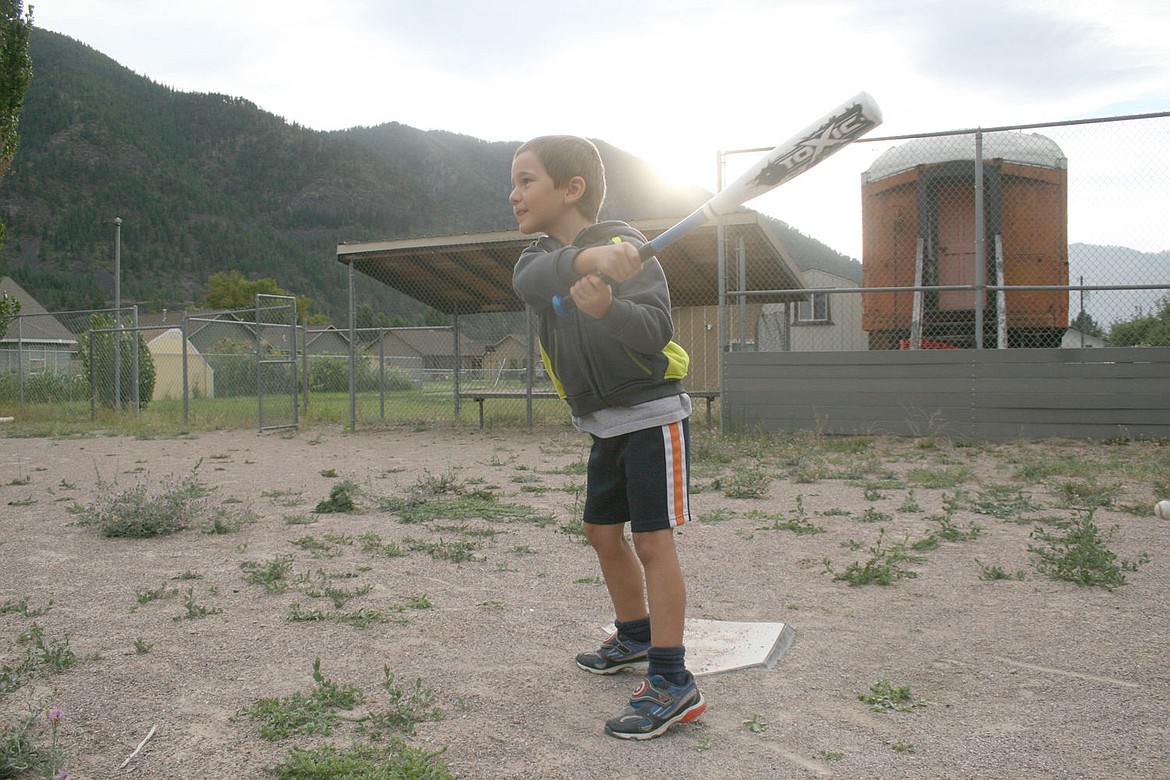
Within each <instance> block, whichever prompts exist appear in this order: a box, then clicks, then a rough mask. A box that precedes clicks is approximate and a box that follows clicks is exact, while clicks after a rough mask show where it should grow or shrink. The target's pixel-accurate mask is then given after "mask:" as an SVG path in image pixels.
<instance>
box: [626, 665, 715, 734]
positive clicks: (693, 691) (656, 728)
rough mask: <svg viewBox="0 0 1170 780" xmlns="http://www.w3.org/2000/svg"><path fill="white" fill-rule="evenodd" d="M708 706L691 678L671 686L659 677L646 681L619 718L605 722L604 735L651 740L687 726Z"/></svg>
mask: <svg viewBox="0 0 1170 780" xmlns="http://www.w3.org/2000/svg"><path fill="white" fill-rule="evenodd" d="M705 709H707V702H706V701H704V699H703V694H702V693H700V692H699V687H698V686H697V685H695V677H694V675H692V674H690V673H688V674H687V681H686V683H684V684H683V685H673V684H672V683H670V682H668V681H667V680H666V678H664V677H661V676H659V675H657V674H656V675H654V676H653V677H647V678H646V679H644V680H642V684H641V685H639V686H638V689H637V690H636V691H634V694H633V696H631V697H630V703H629V705H628V706H627V707H626V708H625V710H623V711H622V713H621V714H620V715H617V716H615V717H612V718H610V719H609V720H607V721H606V722H605V733H606V734H608V735H610V736H611V737H617V738H618V739H653V738H654V737H657V736H659V735H660V734H663V733H665V732H666V730H667V729H668V728H670V727H671V726H673V725H674V724H676V723H689V722H691V721H692V720H694V719H695V718H697V717H699V716H700V715H702V714H703V711H704V710H705Z"/></svg>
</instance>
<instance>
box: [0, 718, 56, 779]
mask: <svg viewBox="0 0 1170 780" xmlns="http://www.w3.org/2000/svg"><path fill="white" fill-rule="evenodd" d="M64 719H65V712H64V711H63V710H62V709H61V708H60V707H49V708H48V709H45V707H44V706H42V705H37V704H31V703H30V705H29V708H28V713H27V714H26V715H25V716H23V717H22V718H21V719H19V720H16V721H13V722H11V723H5V724H3V726H0V777H2V778H10V777H11V778H22V777H29V778H31V777H43V778H62V780H64V778H67V777H68V776H69V773H68V772H66V771H64V769H62V767H63V766H64V765H65V749H64V746H63V745H62V738H61V734H60V731H59V727H60V723H61V721H62V720H64ZM46 739H47V740H48V744H47V745H45V744H43V742H44V740H46Z"/></svg>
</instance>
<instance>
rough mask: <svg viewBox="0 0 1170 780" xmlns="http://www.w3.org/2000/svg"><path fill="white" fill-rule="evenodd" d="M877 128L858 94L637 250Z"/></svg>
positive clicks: (563, 305) (561, 301)
mask: <svg viewBox="0 0 1170 780" xmlns="http://www.w3.org/2000/svg"><path fill="white" fill-rule="evenodd" d="M881 123H882V112H881V109H880V108H878V105H877V103H876V102H874V99H873V98H872V97H870V96H869V94H867V93H865V92H859V93H858V94H857V95H855V96H854V97H852V98H850V99H849V100H846V101H845V102H844V103H842V104H841V105H839V106H837V107H836V108H834V109H833V110H832V111H830V112H829V113H827V114H825V115H824V116H823V117H821V118H820V119H818V120H817V121H816V122H813V123H812V124H811V125H809V126H808V127H806V128H804V129H803V130H801V131H800V132H799V133H797V134H796V135H794V136H792V137H791V138H789V139H788V140H787V141H785V142H784V143H782V144H780V145H779V146H777V147H776V148H775V149H773V150H772V151H770V152H768V153H767V154H766V155H764V156H763V157H762V158H760V160H759V161H757V162H756V163H755V164H754V165H753V166H752V167H751V168H749V169H747V170H746V171H744V172H743V174H741V175H740V176H739V178H737V179H736V180H735V181H733V182H732V183H731V184H729V185H727V186H726V187H724V188H723V189H722V190H720V191H719V192H718V193H716V194H715V195H714V196H713V197H712V198H711V199H710V200H708V201H707V202H706V203H704V204H703V205H702V206H700V207H699V208H697V209H695V210H694V211H693V212H691V214H690V215H688V216H687V217H685V218H684V219H682V220H681V221H680V222H678V223H677V224H676V225H673V226H672V227H670V228H668V229H667V230H666V231H665V232H663V233H661V234H659V235H658V236H657V237H656V238H654V239H653V240H652V241H650V243H648V244H645V245H644V246H642V247H641V249H640V250H639V254H640V255H641V256H642V260H643V261H645V260H648V259H650V258H651V257H653V256H654V255H656V254H658V253H659V252H661V251H662V250H663V249H666V247H668V246H670V245H671V244H673V243H674V242H675V241H678V240H679V239H680V238H682V237H683V236H685V235H687V234H688V233H690V232H691V231H692V230H695V229H696V228H699V227H702V226H704V225H708V224H710V223H712V222H714V221H716V220H717V219H718V218H719V217H721V216H723V215H724V214H728V213H730V212H732V211H734V210H735V209H736V208H738V207H739V206H742V205H743V204H744V203H747V202H748V201H749V200H751V199H753V198H756V197H759V196H760V195H763V194H764V193H765V192H769V191H771V190H774V189H776V188H777V187H779V186H780V185H781V184H783V183H785V182H787V181H791V180H792V179H795V178H796V177H797V176H799V175H800V174H802V173H804V172H805V171H807V170H808V169H810V168H812V167H813V166H815V165H818V164H820V163H821V162H822V161H823V160H825V159H827V158H828V157H829V156H831V155H833V154H835V153H836V152H838V151H840V150H841V149H843V148H845V147H846V146H848V145H849V144H851V143H853V142H854V141H856V140H857V139H858V138H860V137H861V136H863V135H865V134H866V133H868V132H869V131H870V130H873V129H874V128H875V127H877V126H878V125H880V124H881ZM552 303H553V308H554V309H556V311H557V312H558V313H560V314H567V313H568V312H569V311H571V310H572V299H571V298H562V297H561V296H555V297H554V298H553V301H552Z"/></svg>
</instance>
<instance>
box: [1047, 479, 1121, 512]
mask: <svg viewBox="0 0 1170 780" xmlns="http://www.w3.org/2000/svg"><path fill="white" fill-rule="evenodd" d="M1120 492H1121V485H1120V484H1117V483H1114V484H1111V485H1104V484H1102V483H1100V482H1098V481H1097V480H1096V478H1094V477H1087V478H1085V479H1072V480H1066V481H1063V482H1060V483H1059V484H1058V485H1057V486H1056V494H1057V496H1058V497H1059V498H1060V499H1061V500H1062V501H1063V502H1064V506H1066V507H1070V508H1073V509H1098V508H1100V507H1108V506H1113V501H1114V499H1116V498H1117V495H1118V494H1119V493H1120Z"/></svg>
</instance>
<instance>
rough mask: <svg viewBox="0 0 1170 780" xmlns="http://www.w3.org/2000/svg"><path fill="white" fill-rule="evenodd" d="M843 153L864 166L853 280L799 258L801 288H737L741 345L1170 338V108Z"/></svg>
mask: <svg viewBox="0 0 1170 780" xmlns="http://www.w3.org/2000/svg"><path fill="white" fill-rule="evenodd" d="M850 153H851V154H852V156H853V159H855V160H856V161H858V163H859V165H858V166H857V168H858V169H859V170H862V174H861V187H860V189H861V226H862V235H863V243H862V246H863V249H862V255H863V263H862V264H861V267H860V269H859V270H860V278H857V277H854V278H847V277H842V276H841V275H839V274H833V273H831V272H830V271H829V269H824V268H817V267H815V266H812V267H809V266H805V267H804V270H803V276H804V280H805V282H806V284H807V286H808V287H809V288H811V289H810V291H809V292H808V293H806V294H805V297H804V298H803V299H802V300H800V301H797V302H796V303H792V304H780V305H769V304H756V305H755V306H753V305H752V304H753V302H754V301H756V300H758V297H759V293H758V292H757V293H753V292H752V291H751V289H750V288H749V287H741V288H739V290H738V291H737V293H741V294H739V295H738V297H737V300H736V302H735V303H733V306H735V307H737V309H738V311H740V312H741V315H744V317H745V318H744V319H743V320H741V321H740V327H739V329H738V330H737V332H735V333H733V339H740V347H739V348H745V347H744V346H743V345H744V344H746V345H749V346H747V347H746V348H751V349H758V350H761V351H830V350H856V349H870V350H883V349H947V348H965V349H969V348H1027V347H1032V348H1059V347H1070V348H1080V347H1102V346H1139V345H1159V344H1165V343H1167V342H1166V341H1165V337H1166V328H1167V327H1168V326H1167V325H1166V324H1164V323H1165V321H1166V320H1167V319H1170V308H1168V307H1170V251H1168V250H1167V247H1170V221H1168V220H1167V219H1166V218H1165V214H1167V213H1170V181H1168V179H1170V116H1168V115H1166V114H1157V115H1146V116H1142V117H1125V118H1112V119H1102V120H1086V121H1083V122H1065V123H1057V124H1048V125H1028V126H1021V127H1015V128H996V129H993V130H985V131H978V132H961V133H947V134H931V135H924V136H903V137H899V138H893V139H878V140H876V141H873V142H869V143H859V144H855V145H854V148H853V149H851V150H847V151H846V152H845V153H843V156H844V155H845V154H850ZM864 163H868V164H864ZM841 196H842V193H827V194H826V202H825V206H824V207H825V208H826V209H827V208H831V207H832V205H831V202H830V199H834V200H835V199H837V198H840V197H841ZM802 265H803V264H802ZM1160 322H1161V323H1163V324H1161V325H1159V323H1160ZM1159 328H1160V329H1161V330H1159ZM1151 331H1155V332H1156V333H1157V332H1160V333H1161V334H1162V335H1161V336H1158V335H1153V336H1151V334H1150V332H1151ZM753 336H754V337H755V338H753ZM733 348H734V347H733Z"/></svg>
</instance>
